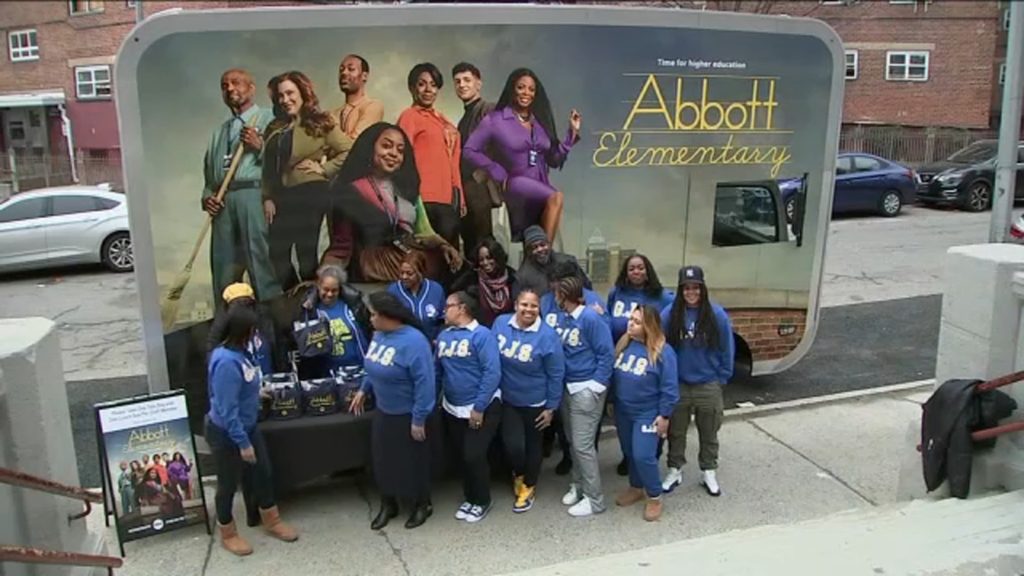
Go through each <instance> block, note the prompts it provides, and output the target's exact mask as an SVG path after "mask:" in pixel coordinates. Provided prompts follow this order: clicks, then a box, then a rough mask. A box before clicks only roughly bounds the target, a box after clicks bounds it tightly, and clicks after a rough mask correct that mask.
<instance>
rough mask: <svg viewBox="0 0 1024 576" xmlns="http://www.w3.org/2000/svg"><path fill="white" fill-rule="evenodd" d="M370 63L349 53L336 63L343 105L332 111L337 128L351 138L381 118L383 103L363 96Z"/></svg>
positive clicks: (382, 115) (382, 116) (382, 117)
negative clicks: (338, 126)
mask: <svg viewBox="0 0 1024 576" xmlns="http://www.w3.org/2000/svg"><path fill="white" fill-rule="evenodd" d="M369 77H370V63H369V62H367V61H366V59H365V58H363V57H362V56H359V55H358V54H349V55H348V56H345V57H344V58H342V59H341V64H339V65H338V87H339V88H341V91H342V92H343V93H344V94H345V105H344V106H341V107H340V108H338V109H336V110H334V111H333V112H332V113H333V115H334V116H335V118H337V119H338V123H339V124H340V125H341V130H342V132H344V133H345V134H347V135H348V137H349V138H352V139H353V140H355V139H356V137H358V136H359V134H360V133H361V132H362V131H363V130H366V129H367V128H368V127H370V126H372V125H374V124H376V123H377V122H380V121H382V120H383V119H384V104H383V103H382V102H381V101H380V100H374V99H373V98H370V97H369V96H367V95H366V81H367V80H368V79H369Z"/></svg>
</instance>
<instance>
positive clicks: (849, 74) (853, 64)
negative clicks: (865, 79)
mask: <svg viewBox="0 0 1024 576" xmlns="http://www.w3.org/2000/svg"><path fill="white" fill-rule="evenodd" d="M858 58H859V55H858V53H857V51H856V50H847V51H846V79H847V80H856V79H857V64H858V62H857V60H858Z"/></svg>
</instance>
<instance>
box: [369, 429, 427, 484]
mask: <svg viewBox="0 0 1024 576" xmlns="http://www.w3.org/2000/svg"><path fill="white" fill-rule="evenodd" d="M411 428H412V416H411V415H410V414H402V415H397V416H392V415H390V414H384V413H383V412H381V411H380V410H377V411H376V413H375V414H374V416H373V436H372V441H371V444H372V446H373V475H374V479H375V480H376V482H377V490H379V491H380V493H381V496H384V497H390V498H399V499H401V500H403V501H405V502H406V503H407V504H420V503H426V502H429V501H430V446H431V444H430V442H428V441H424V442H417V441H416V440H413V438H412V432H411ZM428 428H431V427H430V426H428ZM427 434H428V439H429V437H430V431H428V433H427Z"/></svg>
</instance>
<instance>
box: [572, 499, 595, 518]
mask: <svg viewBox="0 0 1024 576" xmlns="http://www.w3.org/2000/svg"><path fill="white" fill-rule="evenodd" d="M593 514H594V507H593V506H591V505H590V498H583V499H582V500H580V501H579V502H577V503H576V504H575V505H574V506H572V507H571V508H569V516H574V517H576V518H584V517H586V516H593Z"/></svg>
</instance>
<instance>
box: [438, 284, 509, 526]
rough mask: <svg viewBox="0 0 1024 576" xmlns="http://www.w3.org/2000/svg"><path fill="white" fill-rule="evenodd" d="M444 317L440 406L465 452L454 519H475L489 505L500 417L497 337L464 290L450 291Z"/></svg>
mask: <svg viewBox="0 0 1024 576" xmlns="http://www.w3.org/2000/svg"><path fill="white" fill-rule="evenodd" d="M444 319H445V323H447V324H448V327H447V328H445V329H444V330H443V331H442V332H441V334H440V335H438V337H437V358H438V365H439V366H440V372H441V378H440V380H441V385H442V389H443V390H444V395H443V397H442V401H441V406H442V407H443V408H444V412H445V415H444V416H445V425H446V426H445V428H446V429H447V431H448V436H449V438H450V439H451V443H450V445H451V446H452V447H453V448H454V449H455V450H456V453H458V454H461V456H462V464H463V466H462V468H463V476H462V491H463V495H464V496H465V501H463V503H462V505H461V506H459V509H458V511H457V512H456V513H455V519H456V520H465V521H466V522H470V523H475V522H479V521H480V520H483V519H484V516H487V513H488V512H489V511H490V510H491V487H490V479H491V469H490V466H489V464H488V462H487V453H488V450H489V449H490V447H491V441H492V440H494V435H495V434H496V433H497V431H498V424H499V423H500V422H501V400H500V398H501V392H500V391H499V390H498V385H499V384H500V383H501V360H499V359H498V358H499V353H498V340H497V339H496V338H495V337H494V334H492V333H491V331H490V330H489V329H487V328H485V327H484V326H481V325H480V323H479V322H477V320H476V302H475V301H474V300H473V298H471V297H470V296H469V294H467V293H465V292H456V293H455V294H452V295H451V296H448V301H447V302H446V303H445V309H444Z"/></svg>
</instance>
